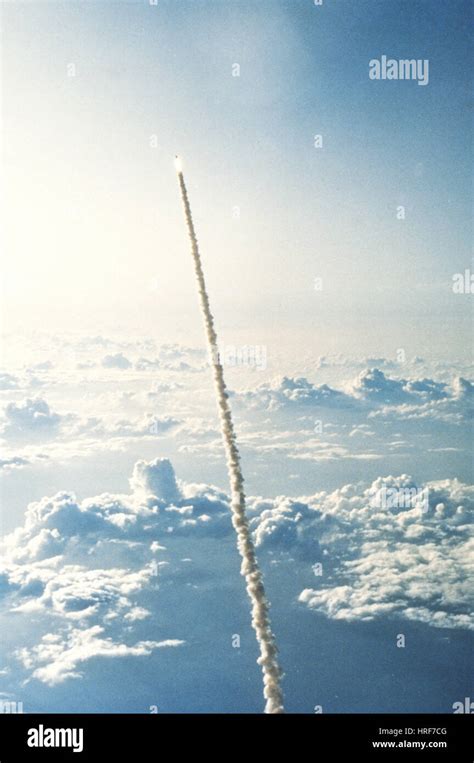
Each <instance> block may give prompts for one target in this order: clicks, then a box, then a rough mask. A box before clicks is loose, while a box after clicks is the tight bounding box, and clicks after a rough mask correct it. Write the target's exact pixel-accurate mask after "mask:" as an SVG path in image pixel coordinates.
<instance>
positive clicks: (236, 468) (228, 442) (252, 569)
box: [176, 157, 284, 713]
mask: <svg viewBox="0 0 474 763" xmlns="http://www.w3.org/2000/svg"><path fill="white" fill-rule="evenodd" d="M176 170H177V173H178V180H179V187H180V189H181V197H182V200H183V206H184V213H185V216H186V224H187V226H188V233H189V238H190V240H191V252H192V255H193V260H194V269H195V272H196V278H197V282H198V287H199V297H200V300H201V309H202V313H203V317H204V324H205V328H206V335H207V341H208V345H209V350H210V354H211V358H212V368H213V373H214V383H215V388H216V392H217V404H218V409H219V416H220V420H221V427H222V438H223V440H224V446H225V451H226V458H227V469H228V473H229V479H230V489H231V508H232V524H233V525H234V529H235V531H236V533H237V548H238V549H239V553H240V555H241V557H242V567H241V574H242V575H243V576H244V577H245V582H246V584H247V593H248V595H249V598H250V602H251V605H252V626H253V628H254V630H255V633H256V636H257V641H258V644H259V647H260V657H259V658H258V664H259V665H261V668H262V673H263V694H264V697H265V699H266V704H265V712H266V713H283V712H284V710H283V694H282V690H281V686H280V679H281V676H282V673H281V670H280V667H279V664H278V658H277V654H278V650H277V647H276V643H275V637H274V635H273V633H272V629H271V625H270V617H269V605H268V601H267V598H266V596H265V589H264V587H263V579H262V573H261V572H260V568H259V566H258V562H257V557H256V554H255V547H254V544H253V540H252V535H251V532H250V527H249V523H248V519H247V514H246V511H245V493H244V479H243V476H242V470H241V467H240V455H239V450H238V448H237V442H236V438H235V432H234V425H233V423H232V415H231V412H230V406H229V399H228V398H229V396H228V394H227V390H226V386H225V382H224V371H223V369H222V365H221V362H220V359H219V352H218V349H217V334H216V331H215V328H214V318H213V317H212V313H211V308H210V305H209V297H208V295H207V291H206V283H205V280H204V273H203V269H202V264H201V256H200V254H199V248H198V242H197V238H196V232H195V230H194V223H193V218H192V215H191V208H190V205H189V198H188V192H187V189H186V184H185V182H184V177H183V170H182V166H181V162H180V160H179V159H178V157H176Z"/></svg>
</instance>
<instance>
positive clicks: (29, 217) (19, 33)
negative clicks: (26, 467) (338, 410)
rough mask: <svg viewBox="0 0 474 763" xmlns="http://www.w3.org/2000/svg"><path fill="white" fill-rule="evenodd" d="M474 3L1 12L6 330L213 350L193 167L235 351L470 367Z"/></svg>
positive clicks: (376, 1) (59, 7)
mask: <svg viewBox="0 0 474 763" xmlns="http://www.w3.org/2000/svg"><path fill="white" fill-rule="evenodd" d="M468 6H469V4H468V3H465V2H458V1H456V0H453V2H450V3H433V2H432V1H431V0H430V1H429V2H421V1H420V0H411V1H410V2H406V3H404V2H401V3H392V2H388V0H383V1H382V2H380V0H361V1H360V2H357V3H354V2H352V1H351V0H325V2H324V4H323V6H320V7H318V6H315V5H314V3H313V2H312V1H311V0H298V1H295V0H291V2H276V0H269V1H266V0H263V1H261V2H258V3H255V2H250V1H249V2H247V1H243V2H234V1H232V2H229V1H227V0H221V1H220V2H211V1H210V0H207V1H206V2H190V1H188V0H180V2H176V0H158V4H157V6H153V5H149V3H148V2H146V1H144V0H143V1H142V0H140V1H137V2H110V0H108V1H107V2H86V1H83V2H59V3H57V2H35V3H30V2H10V3H6V4H3V7H2V15H3V38H4V53H3V59H2V63H3V107H2V117H3V128H4V131H5V139H4V168H5V180H6V191H7V208H6V213H7V214H6V217H7V224H6V243H7V247H6V253H5V260H6V262H5V264H4V266H3V270H4V294H5V309H4V323H5V327H6V329H7V331H8V330H17V329H18V328H21V329H29V328H32V327H37V326H41V327H45V328H48V329H50V330H53V331H56V330H58V331H59V330H62V329H64V328H68V329H72V330H82V329H84V330H86V331H88V332H97V333H100V332H103V331H110V330H116V331H120V332H125V331H126V332H129V331H132V332H133V331H135V330H138V331H142V330H146V331H148V332H151V333H152V334H155V335H156V336H157V338H158V339H160V340H167V339H175V338H176V339H183V338H186V339H187V340H188V341H189V340H190V339H192V340H195V341H196V342H199V341H201V337H202V334H201V327H200V318H199V313H198V307H197V299H196V295H195V289H194V282H193V273H192V267H191V261H190V257H189V253H188V247H187V240H186V234H185V229H184V225H183V221H182V210H181V208H180V202H179V195H178V189H177V184H176V178H175V173H174V168H173V163H172V157H173V155H174V154H175V153H176V152H179V153H180V154H182V155H183V156H184V160H185V174H186V177H187V181H188V184H189V186H190V192H191V202H192V205H193V208H194V215H195V219H196V225H197V228H198V235H199V237H200V239H201V243H202V250H203V259H204V265H205V268H206V272H207V278H208V283H209V290H210V292H211V299H212V302H213V306H214V311H215V313H216V315H217V316H218V322H219V328H220V331H221V335H222V336H223V338H224V339H225V340H228V341H235V340H237V339H238V340H239V341H243V342H247V343H250V344H260V343H262V342H266V343H267V344H268V345H269V347H270V351H271V348H272V347H273V346H276V344H278V347H279V348H280V349H281V347H288V351H290V350H292V351H295V352H297V353H301V352H314V353H315V354H321V353H325V352H348V351H353V350H355V351H360V352H362V353H363V352H368V353H370V352H372V353H374V352H384V353H386V354H387V355H389V356H393V355H394V354H395V352H396V350H397V348H400V347H402V348H404V349H405V350H406V352H407V354H408V355H415V354H422V355H430V354H431V355H439V356H446V355H450V356H451V357H456V356H459V357H462V356H464V357H465V356H466V353H467V352H468V350H467V348H468V346H469V343H468V336H469V334H468V332H469V329H470V326H469V315H470V296H469V295H466V294H464V295H455V294H453V293H452V276H453V274H454V273H456V272H463V271H464V270H465V269H466V268H469V267H470V265H471V263H470V258H469V253H468V244H469V232H470V231H469V212H470V185H469V173H470V163H469V161H468V156H469V150H470V143H469V111H470V106H471V104H470V102H469V100H468V96H467V94H466V93H467V92H468V90H467V86H468V76H469V67H470V65H471V60H470V55H469V52H468V35H467V29H468V22H469V7H468ZM383 54H385V55H387V56H388V57H394V58H415V59H429V84H428V85H427V86H425V87H422V86H419V85H418V84H417V82H414V81H403V82H396V81H372V80H370V79H369V76H368V72H369V60H370V59H372V58H379V57H380V56H381V55H383ZM234 64H239V65H240V76H238V77H236V76H232V73H233V65H234ZM234 72H235V67H234ZM71 75H74V76H71ZM317 134H318V135H322V138H323V147H322V148H315V146H314V136H315V135H317ZM153 136H156V138H154V137H153ZM156 143H157V145H156ZM400 205H403V206H404V207H405V214H406V217H405V219H404V220H399V219H397V207H399V206H400ZM235 207H238V208H239V210H238V211H236V210H235ZM238 212H240V218H239V219H235V215H236V214H238ZM316 278H321V279H322V286H323V288H322V291H315V287H314V285H315V279H316Z"/></svg>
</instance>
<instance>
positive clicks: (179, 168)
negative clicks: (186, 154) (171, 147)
mask: <svg viewBox="0 0 474 763" xmlns="http://www.w3.org/2000/svg"><path fill="white" fill-rule="evenodd" d="M174 166H175V167H176V172H182V171H183V162H182V160H181V157H180V156H175V158H174Z"/></svg>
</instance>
